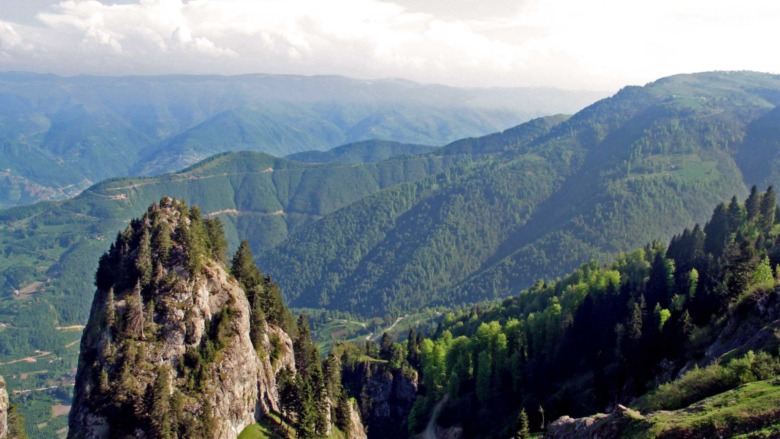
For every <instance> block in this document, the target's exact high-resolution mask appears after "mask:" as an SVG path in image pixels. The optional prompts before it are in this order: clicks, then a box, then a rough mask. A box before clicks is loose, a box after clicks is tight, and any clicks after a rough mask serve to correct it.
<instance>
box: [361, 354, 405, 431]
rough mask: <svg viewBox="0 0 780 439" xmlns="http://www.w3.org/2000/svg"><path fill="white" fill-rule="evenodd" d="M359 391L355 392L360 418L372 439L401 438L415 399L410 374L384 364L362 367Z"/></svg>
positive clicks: (367, 363)
mask: <svg viewBox="0 0 780 439" xmlns="http://www.w3.org/2000/svg"><path fill="white" fill-rule="evenodd" d="M359 373H360V374H362V380H361V381H362V389H361V390H360V391H359V392H357V395H358V404H359V406H360V415H361V418H362V419H363V422H364V423H365V426H366V429H367V430H368V436H369V437H370V438H372V439H384V438H397V437H405V436H406V433H407V424H406V419H407V418H408V417H409V412H410V411H411V409H412V405H413V404H414V400H415V398H416V397H417V375H416V373H414V371H403V370H402V369H394V368H391V367H389V366H388V365H387V364H381V363H371V362H366V363H363V364H362V365H361V366H360V368H359Z"/></svg>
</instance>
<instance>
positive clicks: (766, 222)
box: [761, 186, 777, 233]
mask: <svg viewBox="0 0 780 439" xmlns="http://www.w3.org/2000/svg"><path fill="white" fill-rule="evenodd" d="M776 211H777V198H776V197H775V190H774V188H773V187H772V186H769V187H768V188H767V189H766V192H765V193H764V196H763V197H761V230H762V231H763V232H764V233H769V232H770V231H772V228H773V227H774V225H775V212H776Z"/></svg>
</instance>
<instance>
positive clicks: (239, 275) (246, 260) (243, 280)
mask: <svg viewBox="0 0 780 439" xmlns="http://www.w3.org/2000/svg"><path fill="white" fill-rule="evenodd" d="M230 273H231V274H232V275H233V276H235V278H236V280H237V281H238V283H239V284H241V287H242V288H243V289H244V291H247V292H249V291H250V290H251V289H252V288H254V287H255V286H257V285H259V284H260V283H261V282H262V280H263V276H262V274H261V273H260V270H259V269H258V268H257V265H256V264H255V258H254V256H252V249H251V248H250V247H249V241H247V240H243V241H241V244H239V246H238V250H236V254H235V255H233V261H232V263H231V266H230ZM250 299H253V298H250Z"/></svg>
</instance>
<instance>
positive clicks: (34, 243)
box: [0, 72, 780, 382]
mask: <svg viewBox="0 0 780 439" xmlns="http://www.w3.org/2000/svg"><path fill="white" fill-rule="evenodd" d="M778 104H780V77H778V76H774V75H768V74H762V73H752V72H714V73H702V74H695V75H679V76H673V77H669V78H664V79H661V80H658V81H656V82H653V83H651V84H648V85H646V86H644V87H626V88H624V89H622V90H621V91H619V92H618V93H617V94H615V95H614V96H612V97H610V98H607V99H604V100H601V101H598V102H596V103H594V104H592V105H590V106H589V107H587V108H585V109H584V110H582V111H579V112H578V113H576V114H574V115H573V116H571V117H569V116H551V117H543V118H538V119H534V120H532V121H530V122H527V123H524V124H522V125H519V126H516V127H514V128H510V129H507V130H504V131H502V132H498V133H494V134H490V135H487V136H482V137H477V138H465V139H461V140H457V141H454V142H451V143H449V144H447V145H445V146H443V147H440V148H437V149H434V150H433V151H429V150H428V149H420V150H417V149H415V148H416V147H408V146H401V145H398V144H394V143H386V142H376V143H368V144H366V143H357V144H353V145H350V146H348V147H345V148H343V149H338V150H335V151H333V153H330V154H316V153H308V154H307V155H305V156H301V157H302V158H301V160H306V161H309V162H310V163H303V162H296V161H292V160H287V159H282V158H276V157H272V156H270V155H267V154H262V153H252V152H240V153H223V154H220V155H216V156H213V157H211V158H209V159H207V160H204V161H201V162H199V163H198V164H195V165H193V166H190V167H189V168H186V169H184V170H183V171H180V172H177V173H172V174H165V175H160V176H155V177H145V178H141V177H139V178H115V179H111V180H107V181H104V182H102V183H99V184H97V185H93V186H91V187H90V188H89V189H87V190H85V191H84V192H83V193H82V194H80V195H79V196H77V197H75V198H72V199H70V200H66V201H58V202H44V203H37V204H34V205H31V206H23V207H16V208H13V209H6V210H3V211H0V220H1V221H2V223H1V224H0V248H2V249H3V252H2V254H0V276H2V278H0V282H2V289H3V297H2V298H1V299H0V323H2V324H3V326H2V330H0V347H2V349H3V351H2V352H0V355H1V356H2V358H3V361H6V360H10V359H14V358H18V357H19V356H22V355H29V352H31V351H32V350H34V349H39V350H43V351H47V352H48V351H52V350H55V349H58V348H59V347H61V346H63V345H67V344H68V343H71V339H70V338H67V337H66V336H67V333H66V332H63V331H62V330H61V329H58V328H67V327H69V326H70V325H80V324H83V322H84V321H86V318H87V313H88V310H89V304H90V299H91V293H92V291H93V287H92V279H93V273H94V272H95V268H96V267H97V258H98V255H100V254H101V253H102V252H104V251H105V249H106V248H107V246H108V244H109V242H111V241H113V236H114V235H115V234H116V233H117V231H119V230H122V229H124V227H125V225H126V224H127V222H128V221H129V220H130V219H131V218H133V217H137V216H139V215H140V214H142V213H143V212H144V210H145V209H146V208H147V206H148V205H149V204H151V203H152V202H153V201H156V200H159V199H160V198H162V197H164V196H172V197H176V198H180V199H186V200H187V202H188V203H191V204H195V205H198V206H200V209H201V210H202V212H203V213H204V214H205V215H206V217H208V218H215V217H218V218H220V219H221V221H222V223H223V224H224V228H225V232H226V236H227V241H228V243H229V248H230V249H231V251H232V250H234V249H235V248H236V247H237V245H238V242H239V240H240V239H247V240H248V241H249V243H250V245H251V247H252V250H253V251H254V253H255V255H256V257H257V260H258V262H259V265H260V267H261V269H262V270H263V271H264V272H265V273H267V274H270V275H271V276H272V277H273V278H274V279H275V280H277V281H278V282H279V284H280V286H281V290H282V292H283V293H284V295H285V298H286V300H287V302H288V304H290V305H292V306H299V307H302V306H306V307H317V308H327V309H332V310H344V311H352V312H354V313H356V314H358V315H362V316H377V315H380V316H382V315H394V314H399V313H403V312H406V311H409V310H412V309H418V308H420V307H426V306H456V305H462V304H465V303H473V302H476V301H482V300H486V299H496V298H503V297H507V296H510V295H514V294H517V293H518V292H519V291H521V290H523V289H524V288H527V287H529V286H531V285H533V284H534V283H535V282H536V281H537V280H538V279H541V278H544V279H553V278H555V277H558V276H563V275H564V274H566V273H568V272H569V271H570V270H572V269H573V268H575V267H577V266H578V265H580V264H582V263H583V262H586V261H588V260H590V259H594V258H595V259H597V260H600V261H603V262H606V261H608V260H611V259H612V257H614V256H615V255H617V254H618V253H619V252H621V251H625V250H628V249H631V248H634V247H638V246H642V245H645V244H646V243H649V242H652V241H654V240H660V241H668V240H669V239H670V238H671V237H672V236H673V234H675V233H679V231H680V230H681V229H683V228H684V227H691V226H692V225H693V224H694V223H696V222H699V223H703V222H704V221H705V220H706V219H707V218H709V217H710V215H711V214H712V211H713V208H714V207H715V206H716V205H717V204H718V203H720V202H723V201H725V200H728V199H729V198H731V197H732V196H734V195H737V196H744V195H746V194H747V193H748V187H750V186H751V185H754V184H757V185H759V186H762V187H766V186H768V185H770V184H774V183H776V182H777V180H778V178H779V177H780V175H779V174H778V173H777V171H778V163H780V159H779V158H778V152H780V148H778V146H780V145H778V143H779V142H780V140H778V139H779V138H780V137H778V136H777V134H778V132H777V126H778V124H777V122H778V117H780V116H778V115H779V114H780V113H779V112H778V110H777V106H778ZM407 141H408V140H404V142H407ZM422 143H427V144H434V145H435V144H436V142H425V141H423V142H422ZM373 148H377V149H376V150H377V151H379V150H384V151H385V152H383V153H382V154H374V153H370V154H369V153H367V151H369V150H372V149H373ZM309 149H311V148H309ZM418 152H422V153H421V154H414V153H418ZM399 154H400V155H399ZM294 157H295V156H293V158H294ZM384 157H390V158H388V159H384V160H382V159H383V158H384ZM375 160H380V161H375ZM363 161H366V163H362V162H363ZM63 358H71V360H70V361H72V358H73V357H72V353H69V354H63ZM65 361H69V360H65ZM2 372H3V374H4V375H5V376H6V378H7V379H8V373H7V372H6V371H5V370H3V371H2ZM9 382H12V381H9Z"/></svg>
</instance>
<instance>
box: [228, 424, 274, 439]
mask: <svg viewBox="0 0 780 439" xmlns="http://www.w3.org/2000/svg"><path fill="white" fill-rule="evenodd" d="M274 438H281V436H279V435H277V434H276V433H274V432H273V431H272V430H269V429H268V428H267V427H266V426H264V425H261V424H252V425H250V426H249V427H247V428H245V429H244V431H242V432H241V434H239V435H238V439H274Z"/></svg>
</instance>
